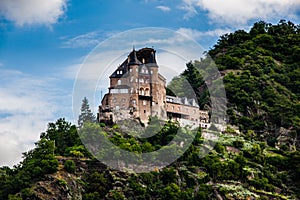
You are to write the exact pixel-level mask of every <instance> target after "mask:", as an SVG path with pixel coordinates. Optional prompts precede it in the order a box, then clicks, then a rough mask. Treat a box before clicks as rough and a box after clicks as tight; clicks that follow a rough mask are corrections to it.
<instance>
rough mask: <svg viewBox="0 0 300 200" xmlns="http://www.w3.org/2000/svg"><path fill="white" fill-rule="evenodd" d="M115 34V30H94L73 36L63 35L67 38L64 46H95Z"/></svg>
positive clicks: (64, 38)
mask: <svg viewBox="0 0 300 200" xmlns="http://www.w3.org/2000/svg"><path fill="white" fill-rule="evenodd" d="M113 34H114V32H103V31H92V32H88V33H85V34H81V35H78V36H76V37H73V38H69V37H61V39H62V40H65V41H64V42H63V43H62V48H93V47H95V46H97V45H98V44H99V43H100V42H102V41H103V40H105V39H106V38H108V37H110V36H112V35H113Z"/></svg>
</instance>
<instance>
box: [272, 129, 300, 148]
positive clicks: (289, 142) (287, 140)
mask: <svg viewBox="0 0 300 200" xmlns="http://www.w3.org/2000/svg"><path fill="white" fill-rule="evenodd" d="M278 135H279V136H278V137H277V147H280V146H282V145H286V146H287V147H289V150H294V149H296V145H297V143H298V140H297V133H296V131H295V130H292V129H286V128H283V127H280V128H279V130H278Z"/></svg>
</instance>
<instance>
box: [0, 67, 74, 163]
mask: <svg viewBox="0 0 300 200" xmlns="http://www.w3.org/2000/svg"><path fill="white" fill-rule="evenodd" d="M0 80H1V81H0V96H1V99H0V166H2V165H9V166H12V165H15V164H17V163H18V162H19V161H20V160H21V156H22V152H25V151H28V150H29V149H30V148H32V147H33V146H34V142H36V141H37V140H38V139H39V135H40V133H41V132H43V131H45V130H46V127H47V124H48V122H50V121H54V120H56V116H55V115H56V114H57V113H58V111H60V112H62V111H61V110H64V109H65V108H62V107H61V106H63V105H64V101H65V100H64V98H65V97H64V96H67V95H65V94H64V93H63V92H61V91H60V90H58V89H56V88H57V87H55V84H56V83H55V82H56V80H54V79H49V78H48V79H47V78H36V77H32V76H30V75H26V74H24V73H22V72H20V71H13V70H7V69H4V68H0ZM57 102H60V104H61V105H60V104H59V103H57ZM69 108H70V107H69ZM70 110H71V108H70Z"/></svg>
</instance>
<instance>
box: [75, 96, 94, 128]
mask: <svg viewBox="0 0 300 200" xmlns="http://www.w3.org/2000/svg"><path fill="white" fill-rule="evenodd" d="M80 111H81V113H80V115H79V117H78V126H79V127H80V128H81V127H82V126H83V124H84V123H85V122H95V121H96V117H95V116H94V114H93V113H92V111H91V109H90V105H89V101H88V99H87V98H86V97H84V98H83V100H82V104H81V109H80Z"/></svg>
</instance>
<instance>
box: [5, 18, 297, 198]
mask: <svg viewBox="0 0 300 200" xmlns="http://www.w3.org/2000/svg"><path fill="white" fill-rule="evenodd" d="M299 32H300V26H299V25H294V24H293V23H292V22H286V21H283V20H282V21H280V22H279V23H278V24H276V25H272V24H269V23H266V22H257V23H255V24H254V25H253V27H252V28H251V29H250V31H249V32H246V31H244V30H238V31H236V32H234V33H230V34H226V35H223V36H221V37H220V39H219V41H218V42H217V44H216V45H215V46H214V47H212V48H211V49H210V50H209V51H208V52H207V56H210V57H211V58H212V60H213V61H214V63H215V65H216V67H217V68H218V69H219V70H220V73H221V75H222V78H223V81H224V84H225V89H226V94H227V98H228V105H227V107H228V110H227V114H228V122H229V123H230V124H231V125H234V126H237V127H238V129H239V131H236V130H234V129H232V128H231V126H228V127H227V128H226V130H225V131H224V132H223V133H222V134H221V135H220V137H219V139H218V141H217V142H216V144H215V145H214V148H213V149H212V150H211V151H210V152H209V153H208V154H207V155H205V156H204V157H203V158H200V157H199V152H200V149H201V148H202V147H203V143H204V142H205V141H206V139H205V138H204V137H203V136H204V135H205V134H206V133H214V131H216V130H214V128H211V129H210V130H205V129H203V130H202V129H199V130H189V129H185V128H184V127H179V126H178V124H176V123H174V122H167V123H166V124H165V125H163V126H162V125H161V123H160V121H159V119H156V118H153V119H151V120H154V121H157V123H154V124H153V125H152V126H148V127H147V129H146V130H148V131H155V130H157V132H158V134H156V135H155V136H153V137H150V138H146V139H145V138H144V139H139V138H135V137H133V136H132V134H129V133H128V132H125V131H123V129H122V128H121V127H120V126H119V125H116V124H115V125H112V126H106V125H105V124H103V123H101V124H98V123H93V119H92V118H93V117H92V116H91V115H90V117H91V119H89V120H87V121H89V122H87V121H85V123H84V122H83V121H84V119H83V118H80V120H81V121H80V124H81V126H80V128H78V127H76V126H75V125H72V124H71V123H69V122H67V121H65V120H64V119H58V120H57V121H56V122H51V123H49V124H48V128H47V130H46V131H45V132H44V133H41V137H40V140H39V141H37V143H36V147H35V148H34V149H32V150H31V151H29V152H26V153H24V159H23V161H22V162H21V163H20V164H18V165H17V166H15V167H13V168H8V167H1V168H0V199H11V200H12V199H36V200H38V199H50V198H51V199H86V200H87V199H218V200H221V199H299V197H300V191H299V188H300V183H299V180H300V152H299V135H300V133H299V128H300V116H299V113H300V104H299V95H300V94H299V91H300V88H299V86H300V85H299V84H300V82H299V81H300V66H299V65H300V60H299V57H300V47H299V44H300V33H299ZM208 62H211V59H208V58H206V59H202V60H199V61H192V62H190V63H188V64H187V68H186V70H185V71H184V72H182V74H181V77H184V78H186V79H187V80H188V81H189V83H190V84H191V86H192V87H193V89H194V90H195V93H196V95H197V97H198V101H199V104H200V107H201V108H205V109H208V110H210V109H211V102H210V99H209V93H208V90H207V86H206V84H205V79H204V78H203V77H202V76H201V73H200V72H201V70H203V68H202V67H203V66H204V65H206V64H207V63H208ZM176 81H177V82H178V81H180V77H176V78H175V79H174V80H173V82H176ZM171 84H172V82H171ZM167 92H171V91H167ZM176 92H177V93H182V95H183V96H188V95H189V94H185V93H184V92H185V91H184V90H182V89H180V88H178V91H176ZM78 130H79V132H80V133H81V137H84V138H89V139H93V136H94V135H101V136H104V137H107V138H109V140H110V141H111V142H113V143H114V144H115V145H117V146H119V147H120V148H122V149H125V150H127V151H130V152H135V153H136V154H138V153H142V152H152V151H154V150H157V149H160V148H162V147H163V146H165V145H166V144H167V143H168V142H169V141H171V140H172V139H173V138H174V136H175V134H176V133H177V131H178V130H181V131H183V132H184V133H186V134H187V135H191V134H195V139H194V140H193V142H192V144H191V145H190V146H189V148H188V149H187V151H185V152H184V153H183V155H182V156H181V157H180V158H179V159H178V160H177V161H175V162H174V163H172V164H170V165H168V166H167V167H165V168H162V169H157V170H154V171H152V172H148V173H133V172H131V173H129V172H120V171H117V170H113V169H111V168H109V167H107V166H106V165H104V164H102V163H101V162H100V161H98V160H96V159H95V158H94V157H93V156H92V155H91V154H90V152H89V151H87V149H86V148H85V146H84V145H83V144H82V142H81V140H80V137H79V135H78ZM137 131H138V130H137ZM91 133H93V134H94V135H93V134H91ZM135 134H136V133H135ZM81 139H82V138H81ZM175 145H177V144H174V146H175ZM107 151H109V149H107ZM109 153H110V154H109V155H110V156H111V158H112V159H116V160H118V158H120V157H121V156H122V155H121V154H120V153H119V152H109ZM120 164H124V165H126V163H120Z"/></svg>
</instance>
